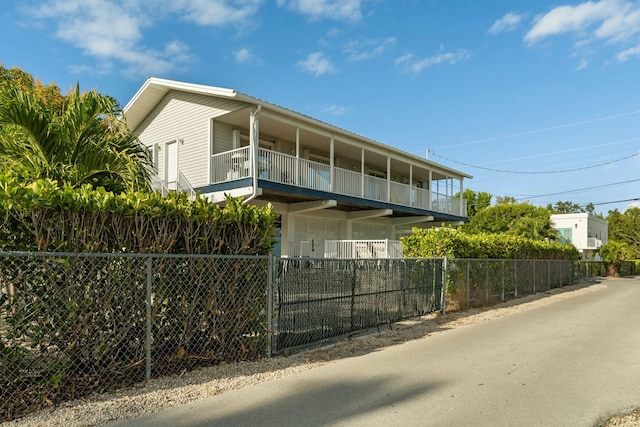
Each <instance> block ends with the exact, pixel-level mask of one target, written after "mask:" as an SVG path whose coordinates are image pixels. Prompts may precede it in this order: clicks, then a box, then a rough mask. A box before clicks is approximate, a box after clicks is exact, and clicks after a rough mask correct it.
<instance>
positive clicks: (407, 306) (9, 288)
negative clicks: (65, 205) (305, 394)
mask: <svg viewBox="0 0 640 427" xmlns="http://www.w3.org/2000/svg"><path fill="white" fill-rule="evenodd" d="M605 267H606V266H605V265H604V264H603V263H601V264H600V265H596V264H593V263H590V264H584V263H576V262H572V261H545V260H470V259H459V260H446V259H308V258H307V259H302V258H295V259H294V258H273V257H256V256H252V257H241V256H215V255H155V254H154V255H151V254H75V253H67V254H65V253H17V252H14V253H0V421H1V420H11V419H14V418H17V417H20V416H22V415H24V414H26V413H28V412H31V411H33V410H36V409H41V408H44V407H47V406H52V405H56V404H58V403H61V402H64V401H68V400H71V399H76V398H80V397H83V396H87V395H89V394H92V393H102V392H105V391H108V390H112V389H117V388H121V387H126V386H131V385H133V384H135V383H138V382H141V381H144V380H145V379H150V378H153V377H159V376H164V375H170V374H175V373H182V372H184V371H185V370H190V369H194V368H198V367H204V366H209V365H216V364H219V363H221V362H233V361H240V360H253V359H256V358H260V357H264V356H265V355H266V356H270V355H271V354H278V353H281V352H283V351H284V350H286V349H290V348H294V347H300V346H305V345H309V344H312V343H316V342H319V341H322V340H325V339H329V338H334V337H338V336H341V335H345V334H349V333H353V332H356V331H360V330H363V329H367V328H371V327H376V326H379V325H382V324H388V323H391V322H395V321H398V320H401V319H404V318H408V317H413V316H419V315H422V314H425V313H429V312H434V311H439V310H443V311H444V310H445V307H444V306H443V303H444V301H445V298H444V295H443V286H444V285H445V284H446V286H447V293H448V295H449V298H450V301H453V302H454V303H455V304H457V305H458V307H454V308H457V309H460V310H463V309H465V308H468V307H476V306H483V305H490V304H493V303H496V302H499V301H504V300H506V299H509V298H513V297H518V296H524V295H528V294H532V293H536V292H540V291H546V290H549V289H551V288H554V287H559V286H563V285H567V284H570V283H576V282H577V281H578V280H579V279H581V278H584V277H592V276H596V275H601V274H603V273H604V272H605V271H606V268H605ZM622 268H624V269H626V270H624V272H625V274H637V271H636V270H637V269H638V263H635V264H630V265H625V266H622ZM445 273H446V274H445Z"/></svg>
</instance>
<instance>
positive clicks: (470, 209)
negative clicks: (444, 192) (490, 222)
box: [455, 188, 493, 218]
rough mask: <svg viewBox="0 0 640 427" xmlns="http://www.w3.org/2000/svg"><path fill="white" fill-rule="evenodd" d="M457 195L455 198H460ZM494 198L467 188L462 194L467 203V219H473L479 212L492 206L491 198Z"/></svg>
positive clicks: (458, 194)
mask: <svg viewBox="0 0 640 427" xmlns="http://www.w3.org/2000/svg"><path fill="white" fill-rule="evenodd" d="M459 196H460V193H457V194H456V195H455V197H459ZM492 197H493V196H492V195H491V194H490V193H487V192H485V191H480V192H477V193H476V192H475V191H473V190H472V189H470V188H467V189H466V190H464V191H463V192H462V198H463V199H464V200H465V201H466V202H467V217H469V218H471V217H473V216H475V215H476V214H477V213H478V212H480V211H481V210H483V209H486V208H488V207H489V206H491V198H492Z"/></svg>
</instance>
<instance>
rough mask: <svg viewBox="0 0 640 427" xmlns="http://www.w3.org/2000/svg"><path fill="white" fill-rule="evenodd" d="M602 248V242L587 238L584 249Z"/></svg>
mask: <svg viewBox="0 0 640 427" xmlns="http://www.w3.org/2000/svg"><path fill="white" fill-rule="evenodd" d="M601 247H602V240H600V239H596V238H595V237H589V238H587V247H586V248H585V249H600V248H601Z"/></svg>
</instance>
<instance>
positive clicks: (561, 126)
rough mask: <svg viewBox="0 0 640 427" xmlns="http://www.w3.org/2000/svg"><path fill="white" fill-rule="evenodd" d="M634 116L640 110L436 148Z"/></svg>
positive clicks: (460, 145)
mask: <svg viewBox="0 0 640 427" xmlns="http://www.w3.org/2000/svg"><path fill="white" fill-rule="evenodd" d="M633 114H640V110H637V111H630V112H628V113H622V114H616V115H613V116H607V117H599V118H597V119H590V120H583V121H581V122H575V123H569V124H566V125H559V126H552V127H548V128H542V129H536V130H530V131H526V132H518V133H512V134H509V135H503V136H496V137H493V138H485V139H479V140H476V141H469V142H463V143H461V144H455V145H447V146H442V147H436V148H455V147H463V146H465V145H473V144H480V143H482V142H491V141H498V140H500V139H507V138H514V137H516V136H524V135H531V134H534V133H542V132H549V131H552V130H557V129H564V128H568V127H574V126H580V125H585V124H589V123H595V122H602V121H605V120H611V119H617V118H619V117H626V116H631V115H633Z"/></svg>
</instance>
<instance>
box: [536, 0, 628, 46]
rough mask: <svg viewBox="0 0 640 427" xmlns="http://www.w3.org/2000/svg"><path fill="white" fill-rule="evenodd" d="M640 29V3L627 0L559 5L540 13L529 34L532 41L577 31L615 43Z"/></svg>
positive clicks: (586, 36) (604, 0) (587, 36)
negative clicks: (542, 13)
mask: <svg viewBox="0 0 640 427" xmlns="http://www.w3.org/2000/svg"><path fill="white" fill-rule="evenodd" d="M638 32H640V6H639V5H638V4H637V3H633V2H629V1H626V0H600V1H587V2H584V3H580V4H578V5H575V6H558V7H556V8H554V9H552V10H551V11H549V12H547V13H546V14H544V15H541V16H539V17H538V18H537V19H536V21H535V24H534V25H533V27H532V28H531V29H530V30H529V32H528V33H527V34H526V35H525V37H524V40H525V41H526V42H527V43H529V44H534V43H537V42H539V41H541V40H543V39H545V38H547V37H551V36H555V35H559V34H563V33H577V34H578V35H579V36H581V37H583V38H589V37H594V38H597V39H604V40H607V41H611V42H620V41H624V40H626V39H628V38H630V37H631V36H634V35H636V34H637V33H638Z"/></svg>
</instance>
